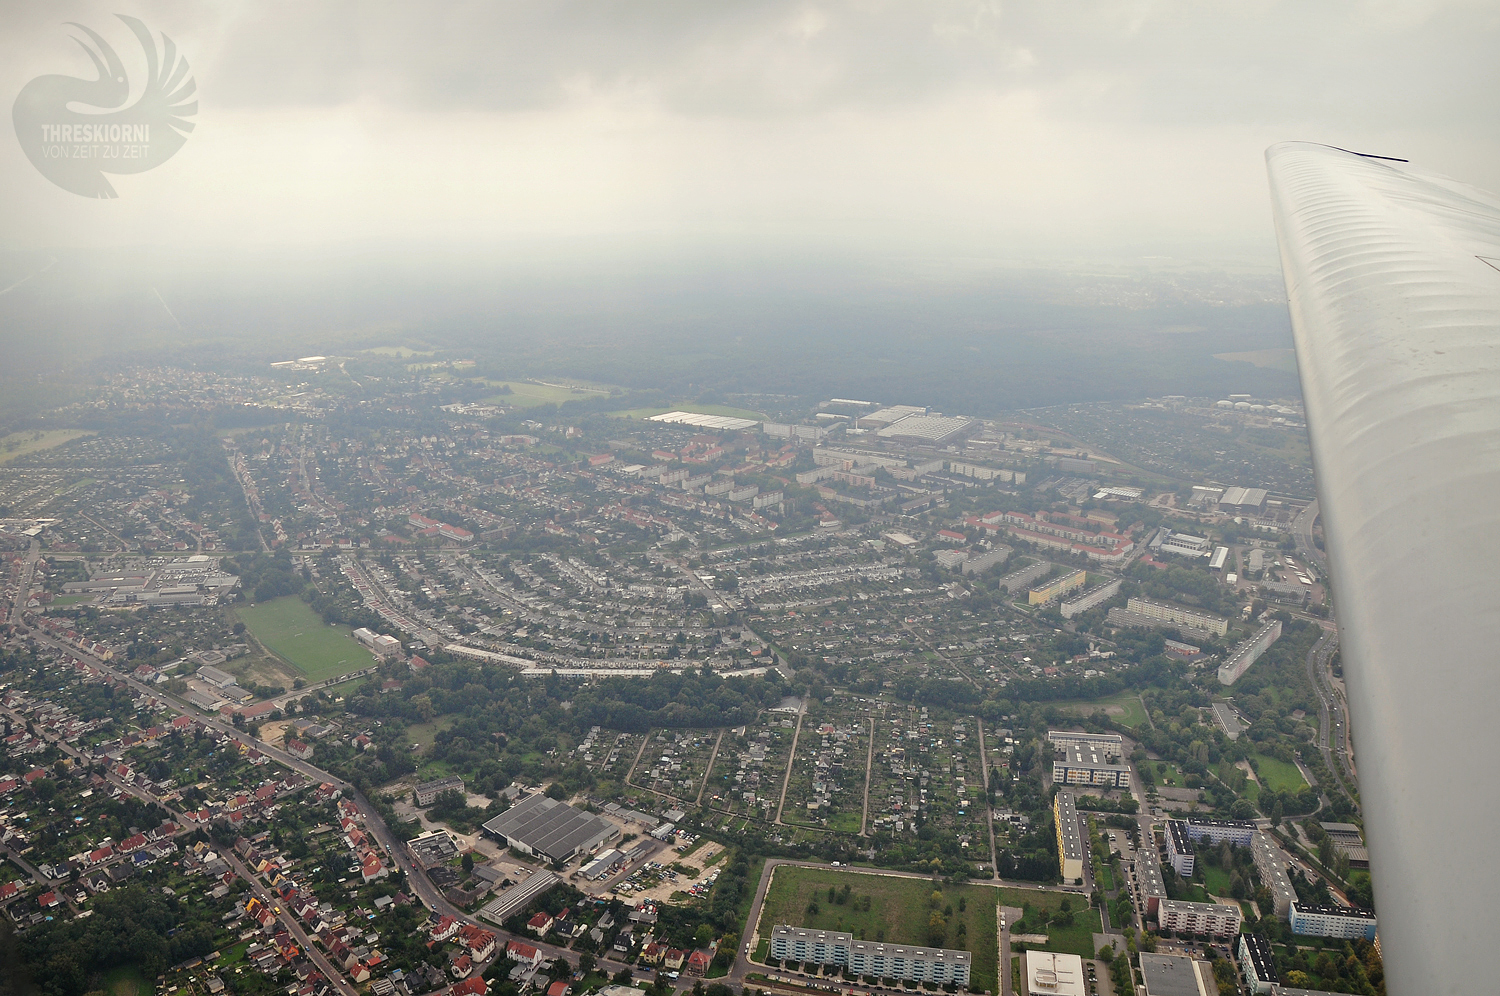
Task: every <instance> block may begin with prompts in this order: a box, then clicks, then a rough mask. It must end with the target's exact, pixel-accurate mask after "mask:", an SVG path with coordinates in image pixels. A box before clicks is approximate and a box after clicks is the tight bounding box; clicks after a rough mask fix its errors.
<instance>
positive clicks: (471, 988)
mask: <svg viewBox="0 0 1500 996" xmlns="http://www.w3.org/2000/svg"><path fill="white" fill-rule="evenodd" d="M489 990H490V984H489V983H488V982H486V981H484V979H483V978H482V977H480V976H477V975H476V976H474V977H473V978H471V979H465V980H463V981H462V982H455V983H454V984H453V988H452V989H450V990H448V996H484V994H485V993H487V992H489Z"/></svg>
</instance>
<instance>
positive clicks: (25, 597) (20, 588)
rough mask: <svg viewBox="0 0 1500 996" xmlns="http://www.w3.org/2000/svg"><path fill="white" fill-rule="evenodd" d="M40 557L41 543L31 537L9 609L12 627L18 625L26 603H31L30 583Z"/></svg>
mask: <svg viewBox="0 0 1500 996" xmlns="http://www.w3.org/2000/svg"><path fill="white" fill-rule="evenodd" d="M41 555H42V543H41V541H40V540H38V539H37V538H36V537H35V536H33V537H32V538H31V549H29V550H27V551H26V560H25V561H24V562H23V563H22V565H21V577H20V578H19V579H18V580H17V582H16V600H15V602H14V603H13V604H12V605H11V607H10V622H11V624H12V625H17V626H18V625H20V623H21V616H22V614H23V613H24V612H25V611H26V603H27V602H29V601H31V582H32V579H33V578H34V577H35V575H36V562H37V560H38V559H39V558H40V557H41Z"/></svg>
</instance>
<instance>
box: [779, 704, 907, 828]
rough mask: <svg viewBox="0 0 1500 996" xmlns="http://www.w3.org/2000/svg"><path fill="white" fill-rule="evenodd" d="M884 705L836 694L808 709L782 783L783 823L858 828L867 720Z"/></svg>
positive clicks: (862, 795)
mask: <svg viewBox="0 0 1500 996" xmlns="http://www.w3.org/2000/svg"><path fill="white" fill-rule="evenodd" d="M884 705H885V704H884V703H876V702H872V701H870V700H867V699H860V698H851V697H842V696H841V697H838V698H835V699H834V700H833V702H831V703H823V702H818V703H815V704H813V705H812V706H810V707H809V709H808V711H807V714H806V715H805V716H804V717H803V718H802V733H801V736H800V737H799V738H798V740H797V756H796V758H795V759H794V760H793V762H792V777H791V781H790V782H789V783H788V784H787V793H786V805H785V806H784V807H782V811H781V821H782V822H783V823H786V824H788V825H790V826H802V827H813V828H821V829H828V830H835V831H840V832H843V833H856V834H857V833H859V832H860V824H861V820H862V818H863V815H864V798H865V767H866V762H867V761H868V759H869V756H870V752H869V747H870V729H871V720H872V718H873V717H875V716H876V715H878V714H879V713H880V712H881V711H883V707H884Z"/></svg>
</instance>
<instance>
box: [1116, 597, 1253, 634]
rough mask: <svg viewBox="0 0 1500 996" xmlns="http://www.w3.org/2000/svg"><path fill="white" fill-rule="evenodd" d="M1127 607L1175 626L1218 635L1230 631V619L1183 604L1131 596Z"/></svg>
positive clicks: (1126, 604) (1129, 610)
mask: <svg viewBox="0 0 1500 996" xmlns="http://www.w3.org/2000/svg"><path fill="white" fill-rule="evenodd" d="M1125 609H1126V611H1128V612H1134V613H1135V614H1136V615H1140V616H1145V617H1146V618H1148V619H1159V620H1161V621H1162V622H1168V623H1172V624H1173V625H1174V626H1186V627H1187V628H1188V629H1201V630H1203V631H1204V632H1206V633H1214V634H1216V635H1218V636H1223V635H1224V634H1225V633H1227V632H1229V620H1228V619H1225V618H1224V617H1223V616H1216V615H1214V614H1213V613H1211V612H1199V611H1198V610H1196V609H1190V608H1187V607H1186V606H1183V605H1173V604H1172V603H1171V602H1153V601H1152V600H1151V599H1149V598H1131V599H1130V601H1129V602H1127V603H1125Z"/></svg>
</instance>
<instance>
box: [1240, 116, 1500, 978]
mask: <svg viewBox="0 0 1500 996" xmlns="http://www.w3.org/2000/svg"><path fill="white" fill-rule="evenodd" d="M1266 162H1267V167H1268V170H1269V172H1270V180H1271V201H1272V207H1273V211H1274V214H1275V219H1276V234H1277V239H1278V241H1279V243H1280V246H1281V266H1282V273H1283V275H1284V277H1285V279H1286V289H1287V297H1288V299H1289V301H1290V306H1291V316H1292V329H1293V332H1294V335H1295V338H1296V345H1297V363H1298V366H1299V368H1300V371H1301V378H1302V393H1303V397H1304V400H1305V401H1306V405H1307V421H1308V427H1309V430H1310V433H1311V436H1312V451H1313V464H1314V467H1315V469H1316V471H1317V481H1318V500H1319V504H1320V506H1321V508H1322V516H1323V528H1324V533H1325V536H1326V543H1327V553H1328V559H1329V565H1330V572H1331V575H1332V580H1333V591H1334V594H1335V596H1336V598H1337V608H1338V616H1339V623H1340V627H1341V630H1342V634H1341V638H1342V645H1343V657H1344V674H1345V675H1346V677H1347V680H1348V689H1349V706H1350V711H1351V713H1352V717H1353V728H1354V734H1355V738H1356V748H1357V749H1356V758H1355V760H1356V763H1357V766H1358V770H1359V777H1360V793H1361V802H1362V804H1363V809H1364V817H1365V830H1366V835H1367V837H1368V843H1369V850H1370V863H1371V868H1372V877H1373V880H1374V884H1375V900H1376V907H1377V912H1378V913H1379V917H1380V919H1379V928H1380V941H1381V949H1382V952H1383V954H1384V958H1385V971H1386V979H1387V986H1388V991H1389V992H1390V993H1391V994H1392V996H1418V994H1423V996H1440V994H1441V996H1448V994H1453V996H1459V994H1462V996H1474V994H1478V993H1485V992H1497V991H1500V981H1497V973H1496V969H1495V962H1494V952H1495V947H1494V946H1493V945H1494V944H1495V926H1496V922H1497V921H1496V909H1497V907H1496V900H1497V899H1500V846H1497V841H1500V741H1497V739H1495V738H1493V737H1492V734H1494V733H1495V732H1496V731H1497V729H1500V198H1497V197H1496V196H1495V195H1493V194H1490V193H1487V192H1485V191H1481V190H1478V189H1475V188H1473V187H1470V186H1467V185H1465V184H1463V183H1459V182H1457V181H1454V180H1451V179H1448V178H1447V177H1443V176H1438V175H1435V174H1432V173H1428V172H1424V171H1422V170H1420V169H1416V168H1414V167H1412V166H1410V165H1408V164H1407V163H1405V162H1402V161H1400V160H1390V159H1384V158H1379V157H1373V156H1364V155H1358V154H1355V153H1351V152H1345V151H1342V150H1340V149H1333V148H1329V147H1327V146H1321V145H1312V144H1305V143H1288V144H1284V145H1276V146H1273V147H1271V148H1270V149H1269V150H1267V152H1266Z"/></svg>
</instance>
